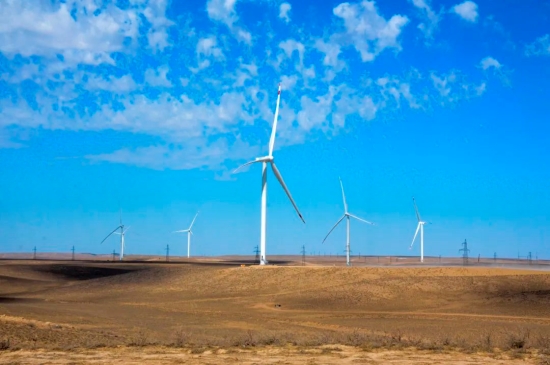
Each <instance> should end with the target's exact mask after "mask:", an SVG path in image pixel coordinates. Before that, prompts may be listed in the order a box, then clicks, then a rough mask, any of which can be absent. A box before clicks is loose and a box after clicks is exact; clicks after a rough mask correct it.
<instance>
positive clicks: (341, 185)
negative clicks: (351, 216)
mask: <svg viewBox="0 0 550 365" xmlns="http://www.w3.org/2000/svg"><path fill="white" fill-rule="evenodd" d="M338 179H339V180H340V187H341V188H342V199H343V200H344V213H347V212H348V204H347V203H346V194H344V184H342V179H340V177H338Z"/></svg>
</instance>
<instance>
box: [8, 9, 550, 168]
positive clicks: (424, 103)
mask: <svg viewBox="0 0 550 365" xmlns="http://www.w3.org/2000/svg"><path fill="white" fill-rule="evenodd" d="M411 2H412V5H413V6H414V7H415V8H416V9H418V11H419V16H420V17H421V22H420V23H419V24H418V29H420V30H421V31H422V33H423V34H424V35H425V37H426V39H433V37H434V34H435V32H436V30H437V27H438V24H439V23H440V22H441V19H442V17H443V15H444V14H453V16H458V17H460V19H462V20H463V21H465V22H467V23H476V22H477V21H478V19H479V14H478V6H477V5H476V3H474V2H473V1H469V0H467V1H464V2H463V3H459V4H456V5H454V6H453V7H452V8H450V9H448V10H445V9H439V10H438V11H435V10H433V8H432V6H431V4H430V2H429V0H411ZM172 5H174V4H172ZM238 5H243V6H244V5H254V6H263V7H264V8H265V9H266V11H268V12H271V13H272V14H273V18H274V19H275V20H276V21H277V22H278V23H277V24H274V25H272V27H277V28H281V27H288V28H289V29H294V32H293V36H288V37H287V38H280V37H277V36H276V32H274V31H272V30H270V28H269V27H267V26H266V25H265V24H264V25H261V26H260V28H258V29H260V30H262V31H264V33H263V34H258V32H252V31H251V30H250V28H251V25H250V24H249V23H247V24H249V26H248V27H247V26H245V22H244V21H243V19H241V17H244V15H242V14H241V13H239V11H238V10H239V7H238ZM168 10H169V2H168V1H167V0H129V1H128V2H127V3H126V4H125V5H124V6H122V5H120V6H117V5H116V3H115V2H114V1H113V2H109V1H101V0H67V1H65V2H63V3H61V2H54V1H52V2H50V1H48V2H46V1H39V0H36V1H16V0H0V53H1V55H0V56H1V57H3V58H2V59H0V62H1V63H2V66H3V69H4V70H5V71H3V73H2V74H0V86H3V87H5V88H6V90H8V92H7V93H6V94H5V95H2V96H1V99H0V147H16V146H20V143H19V142H20V141H19V142H18V141H17V137H18V136H19V135H20V134H21V131H24V130H28V129H37V128H45V129H52V130H82V131H103V130H116V131H121V132H128V133H133V134H144V135H148V136H155V137H158V138H159V139H160V141H161V142H159V143H158V144H156V145H151V146H134V145H128V146H125V147H123V148H121V149H119V150H115V151H111V152H106V153H102V154H98V155H90V156H86V157H87V158H89V159H91V160H94V161H111V162H117V163H130V164H135V165H139V166H144V167H150V168H158V169H163V168H177V169H189V168H197V167H207V168H212V169H219V168H220V167H221V166H223V165H224V164H225V163H232V162H231V161H233V160H235V159H242V158H250V157H252V156H255V154H256V153H261V150H262V149H263V145H264V144H265V141H266V140H267V138H266V137H267V135H268V133H269V125H270V123H271V121H272V116H273V109H274V100H275V97H276V92H275V90H276V84H277V82H278V81H279V80H280V81H281V82H282V84H283V88H284V97H283V100H282V105H281V112H280V122H279V131H278V140H277V145H276V147H277V148H280V147H282V146H285V145H291V144H296V143H302V142H304V141H305V140H306V139H307V138H308V137H309V136H311V135H312V134H314V133H322V134H324V135H326V136H330V135H334V134H337V133H339V131H341V130H344V129H345V127H346V123H348V122H350V121H352V120H354V119H355V120H362V121H370V120H373V119H375V118H376V117H377V116H378V115H379V114H380V113H383V112H384V110H386V109H388V107H389V106H396V107H398V108H411V109H423V108H424V109H425V108H429V107H430V105H433V104H436V105H437V104H442V105H447V104H452V103H456V102H458V101H460V100H463V99H468V98H472V97H477V96H480V95H482V94H483V93H484V92H485V90H486V82H487V81H486V78H483V77H481V78H480V79H478V80H477V81H472V80H469V79H468V77H466V75H465V74H464V73H462V72H460V71H458V70H453V69H452V70H444V71H435V70H419V69H418V68H417V67H415V66H414V65H412V66H411V67H410V69H408V70H405V71H404V72H402V73H400V74H396V75H387V74H381V75H378V76H373V75H370V74H367V73H364V74H362V75H360V77H357V76H356V73H357V71H356V69H355V68H353V66H351V63H352V61H351V57H355V58H356V59H357V60H356V61H355V62H356V63H359V64H373V63H374V61H375V60H376V59H377V58H378V57H379V56H380V55H382V54H383V53H388V52H392V53H393V54H395V55H396V57H397V56H398V55H399V53H400V52H401V51H402V50H403V46H402V40H401V38H402V34H403V32H404V31H405V29H407V27H410V23H411V22H412V20H411V19H410V18H409V17H408V16H407V15H403V14H394V15H391V16H389V17H388V16H384V15H383V14H381V12H380V11H379V9H378V7H377V5H376V3H375V2H374V1H367V0H362V1H359V2H353V3H351V2H344V3H341V4H339V5H337V6H335V7H334V8H333V9H332V14H331V15H332V20H333V24H331V25H330V26H327V28H326V30H325V31H324V33H323V34H318V35H315V34H309V33H308V30H306V29H298V30H296V25H295V24H293V21H292V16H293V11H294V10H293V8H292V5H291V4H290V3H288V2H277V3H274V2H272V1H269V2H268V1H265V2H258V3H254V2H250V1H249V0H240V1H239V2H238V1H237V0H207V1H206V3H205V10H206V12H205V13H206V15H207V17H208V19H204V21H202V22H198V21H195V22H193V16H199V15H197V14H195V13H191V18H185V17H182V16H179V17H173V18H172V19H170V18H169V17H168V16H167V13H168ZM190 19H191V20H190ZM199 23H200V25H199ZM209 24H210V25H212V26H214V25H215V26H216V27H217V28H215V29H214V28H211V26H210V25H209ZM220 27H221V28H220ZM292 27H294V28H292ZM219 29H224V32H221V31H219ZM526 53H527V54H529V55H542V54H550V39H549V36H548V35H546V36H543V37H541V38H539V39H537V40H536V41H535V42H534V43H533V44H530V45H528V46H527V48H526ZM477 66H478V68H479V69H481V70H482V71H484V72H486V73H487V72H493V73H496V74H499V73H500V74H503V69H504V66H503V65H502V64H501V63H500V62H499V61H498V60H496V59H495V58H493V57H490V56H488V57H486V58H483V59H482V60H480V62H479V64H478V65H477ZM258 131H262V132H258ZM264 131H265V132H264ZM228 161H229V162H228Z"/></svg>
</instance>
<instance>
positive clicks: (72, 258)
mask: <svg viewBox="0 0 550 365" xmlns="http://www.w3.org/2000/svg"><path fill="white" fill-rule="evenodd" d="M71 251H73V255H72V257H71V260H72V261H74V246H73V248H72V250H71Z"/></svg>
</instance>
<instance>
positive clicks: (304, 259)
mask: <svg viewBox="0 0 550 365" xmlns="http://www.w3.org/2000/svg"><path fill="white" fill-rule="evenodd" d="M300 253H301V254H302V266H306V246H305V245H302V251H301V252H300Z"/></svg>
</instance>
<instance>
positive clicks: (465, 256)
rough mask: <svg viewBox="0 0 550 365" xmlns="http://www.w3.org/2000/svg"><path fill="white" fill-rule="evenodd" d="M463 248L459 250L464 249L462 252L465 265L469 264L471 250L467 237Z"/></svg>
mask: <svg viewBox="0 0 550 365" xmlns="http://www.w3.org/2000/svg"><path fill="white" fill-rule="evenodd" d="M462 246H463V247H462V248H461V249H460V250H458V252H460V251H463V254H462V260H463V264H464V265H468V252H469V251H470V250H469V249H468V242H466V239H464V242H462Z"/></svg>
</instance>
